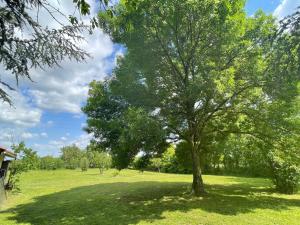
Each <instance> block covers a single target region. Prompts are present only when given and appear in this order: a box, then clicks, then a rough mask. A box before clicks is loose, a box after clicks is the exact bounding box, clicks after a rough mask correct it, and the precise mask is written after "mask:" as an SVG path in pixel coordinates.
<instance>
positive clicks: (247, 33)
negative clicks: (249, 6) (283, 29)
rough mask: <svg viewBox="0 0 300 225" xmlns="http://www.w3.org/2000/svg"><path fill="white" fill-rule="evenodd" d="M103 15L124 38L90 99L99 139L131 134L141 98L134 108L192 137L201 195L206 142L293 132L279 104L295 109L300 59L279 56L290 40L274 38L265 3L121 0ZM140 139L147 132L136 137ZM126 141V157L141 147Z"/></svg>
mask: <svg viewBox="0 0 300 225" xmlns="http://www.w3.org/2000/svg"><path fill="white" fill-rule="evenodd" d="M100 21H101V26H102V27H103V28H104V29H105V30H106V31H107V32H108V33H110V34H111V36H112V38H113V39H114V41H115V42H118V43H121V44H124V45H125V46H126V47H127V53H126V55H125V57H124V58H122V59H120V60H119V62H118V67H117V68H116V70H115V71H114V73H115V76H114V78H113V79H112V80H111V81H109V82H106V83H105V84H100V83H99V84H98V85H97V84H96V83H93V84H92V85H91V90H90V97H89V100H88V103H87V106H86V107H85V108H84V112H86V113H87V115H88V129H87V130H88V131H89V132H93V133H94V134H95V138H96V139H97V140H100V142H101V140H103V139H104V140H105V141H107V144H108V146H109V145H113V143H119V140H125V141H126V140H127V138H126V139H122V138H121V136H122V130H123V128H124V127H126V124H127V123H126V116H123V115H126V113H124V111H126V109H127V108H131V109H134V108H138V110H140V111H139V112H138V113H137V114H136V115H135V116H137V117H138V114H140V115H141V114H142V115H145V116H148V117H149V116H150V117H151V119H152V121H153V122H155V121H156V122H157V123H158V122H159V124H161V127H163V128H164V131H166V132H167V134H169V138H172V137H174V135H175V137H176V138H177V139H179V140H181V141H186V142H187V143H188V146H190V147H189V149H187V151H186V154H189V155H190V157H191V159H192V170H193V190H194V192H195V194H196V195H199V194H202V193H203V192H204V185H203V180H202V175H201V162H203V158H204V153H205V152H206V151H209V150H211V151H215V150H214V148H213V143H214V141H218V140H220V139H222V138H223V137H224V136H226V135H229V134H231V133H232V134H242V135H245V136H249V137H253V138H255V139H258V140H264V143H263V145H262V147H264V148H265V149H270V148H271V147H272V148H273V147H274V146H272V144H271V145H269V144H267V143H270V140H272V139H274V138H276V137H278V136H277V135H278V134H287V133H290V130H289V129H285V126H286V124H285V123H282V122H283V120H282V119H281V118H280V117H279V116H278V114H280V112H281V113H282V112H284V113H289V109H290V108H291V102H292V101H291V100H292V99H293V98H295V96H296V95H297V88H296V84H297V80H299V76H298V75H299V73H298V71H297V69H298V68H297V66H298V65H299V62H297V61H296V55H295V54H292V58H290V59H289V61H287V57H279V56H280V55H282V53H284V55H285V56H286V55H287V52H283V51H284V46H283V43H284V42H281V41H279V40H278V41H277V40H275V41H274V39H273V40H272V37H273V36H274V35H275V32H276V29H277V28H276V24H275V23H274V19H273V18H272V17H271V16H266V15H264V14H263V13H262V12H258V13H257V14H256V15H255V16H254V17H252V18H247V17H246V13H245V11H244V1H242V0H240V1H229V0H222V1H218V2H216V1H213V0H206V1H179V0H171V1H167V2H161V1H149V0H139V1H132V2H129V1H121V2H120V3H119V4H118V6H116V8H115V11H114V16H113V17H111V16H109V15H108V14H105V13H102V14H100ZM284 36H287V37H290V34H289V33H284ZM285 40H286V38H285ZM292 49H293V51H294V50H295V48H292ZM279 58H280V59H279ZM278 60H279V61H278ZM275 62H276V63H275ZM284 72H285V73H286V75H284V74H283V73H284ZM112 109H114V110H112ZM274 109H276V112H277V113H273V111H274ZM142 112H143V113H142ZM101 123H104V124H106V125H108V126H105V129H104V128H103V126H101ZM116 124H118V125H116ZM124 124H125V125H124ZM114 125H115V126H114ZM288 130H289V131H288ZM127 131H128V132H126V135H129V136H130V135H131V130H130V129H129V130H127ZM147 134H148V135H152V134H155V133H154V132H153V131H152V132H151V130H149V131H148V132H147ZM112 137H113V138H114V139H115V140H117V141H116V142H113V141H112V139H111V138H112ZM221 137H222V138H221ZM128 140H129V141H128V142H127V141H126V142H125V146H126V145H127V144H130V140H131V139H130V138H128ZM143 140H147V135H146V136H145V137H143V136H142V137H141V138H140V139H139V140H138V142H140V143H145V141H143ZM268 140H269V141H268ZM120 147H121V148H119V149H122V155H123V156H122V159H124V158H126V160H127V161H130V158H133V157H134V155H135V153H137V151H136V150H135V151H132V149H134V148H132V146H131V147H130V148H128V149H127V148H122V146H120ZM112 149H113V148H112V146H109V150H112ZM156 149H158V148H156ZM120 151H121V150H120ZM126 164H127V163H126ZM126 164H125V165H126ZM123 166H124V165H122V167H123Z"/></svg>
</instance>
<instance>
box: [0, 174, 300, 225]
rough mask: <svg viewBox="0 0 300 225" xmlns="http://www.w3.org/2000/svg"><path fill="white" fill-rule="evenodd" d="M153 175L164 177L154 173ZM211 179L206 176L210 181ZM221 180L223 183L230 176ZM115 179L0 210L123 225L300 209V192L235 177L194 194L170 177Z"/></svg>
mask: <svg viewBox="0 0 300 225" xmlns="http://www.w3.org/2000/svg"><path fill="white" fill-rule="evenodd" d="M87 175H88V174H87ZM89 175H90V174H89ZM124 175H125V174H124ZM149 175H150V173H149ZM152 175H153V173H152ZM143 176H144V177H145V176H147V175H140V178H141V177H143ZM157 177H158V178H161V177H164V175H161V174H158V175H157ZM212 178H213V176H210V178H209V179H208V180H210V179H212ZM217 178H218V176H215V179H217ZM220 178H221V180H223V181H224V180H226V179H228V178H226V177H220ZM105 179H107V178H105ZM111 179H112V178H111ZM119 179H122V178H116V179H115V182H114V183H99V184H94V185H87V186H79V187H74V188H71V189H69V190H65V191H60V192H56V193H51V194H47V195H42V196H37V197H35V198H34V199H33V201H32V202H29V203H25V204H20V205H18V206H16V207H13V208H10V209H7V210H6V211H3V212H1V214H6V213H13V215H12V214H10V215H11V216H9V221H16V222H17V223H29V224H32V225H41V224H74V225H75V224H120V225H125V224H139V223H142V222H145V223H151V222H153V221H155V223H158V221H163V220H164V219H165V216H164V214H165V213H186V215H189V214H190V213H191V215H194V214H195V215H194V216H196V217H197V218H199V219H201V218H202V216H203V215H204V214H205V213H208V214H207V215H209V214H211V213H213V214H215V215H219V216H236V215H242V214H248V213H251V212H254V211H256V210H259V209H266V210H271V211H278V212H282V211H285V210H289V209H291V208H293V207H300V199H299V196H294V197H293V198H292V199H287V198H285V196H279V195H278V196H273V195H272V191H273V189H271V188H268V187H262V186H256V185H257V184H255V183H253V184H251V183H250V184H249V183H248V184H244V183H243V182H240V183H239V182H238V181H237V184H226V183H224V184H223V185H221V184H208V185H207V191H208V193H207V194H206V195H204V196H202V197H194V196H193V195H192V194H191V190H190V183H188V182H172V180H171V179H170V180H168V181H171V182H164V181H139V182H119V181H118V180H119ZM151 179H152V177H151ZM231 179H234V178H230V180H231ZM238 179H239V178H237V180H238ZM245 180H247V178H245ZM253 180H254V179H253ZM258 184H259V183H258ZM1 214H0V215H1ZM162 224H163V223H162Z"/></svg>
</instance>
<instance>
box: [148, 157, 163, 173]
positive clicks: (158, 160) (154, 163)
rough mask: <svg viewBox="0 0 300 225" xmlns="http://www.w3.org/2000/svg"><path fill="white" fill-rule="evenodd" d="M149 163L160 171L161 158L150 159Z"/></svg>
mask: <svg viewBox="0 0 300 225" xmlns="http://www.w3.org/2000/svg"><path fill="white" fill-rule="evenodd" d="M151 165H152V166H153V167H155V168H156V169H157V171H158V172H159V173H160V169H161V167H162V165H163V163H162V160H161V158H153V159H151Z"/></svg>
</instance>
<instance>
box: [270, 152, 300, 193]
mask: <svg viewBox="0 0 300 225" xmlns="http://www.w3.org/2000/svg"><path fill="white" fill-rule="evenodd" d="M273 169H274V170H273V182H274V184H275V185H276V188H277V189H278V190H279V191H280V192H282V193H285V194H295V193H297V191H298V188H299V185H300V168H299V167H297V166H296V165H293V164H291V163H290V162H286V161H284V160H282V159H280V158H276V159H275V160H274V161H273Z"/></svg>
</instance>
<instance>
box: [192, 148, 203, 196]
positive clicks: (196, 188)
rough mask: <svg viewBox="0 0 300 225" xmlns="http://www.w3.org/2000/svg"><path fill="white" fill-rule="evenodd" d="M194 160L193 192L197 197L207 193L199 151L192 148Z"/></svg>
mask: <svg viewBox="0 0 300 225" xmlns="http://www.w3.org/2000/svg"><path fill="white" fill-rule="evenodd" d="M192 160H193V192H194V194H195V195H196V196H200V195H203V194H204V193H205V190H204V184H203V180H202V174H201V167H200V158H199V153H198V152H197V150H196V149H195V148H194V147H193V146H192Z"/></svg>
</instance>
